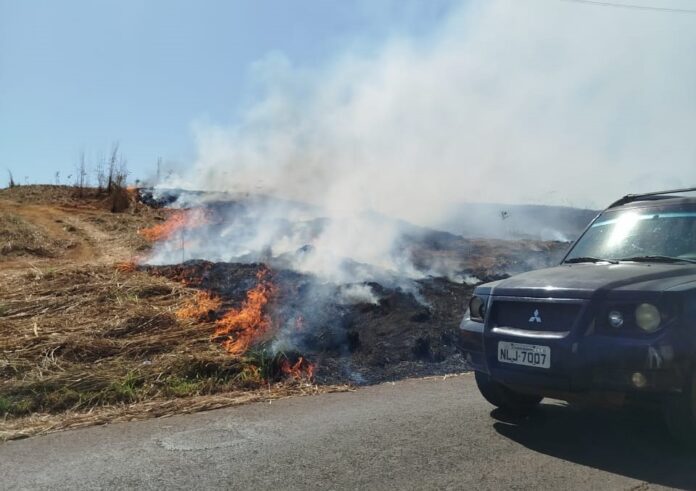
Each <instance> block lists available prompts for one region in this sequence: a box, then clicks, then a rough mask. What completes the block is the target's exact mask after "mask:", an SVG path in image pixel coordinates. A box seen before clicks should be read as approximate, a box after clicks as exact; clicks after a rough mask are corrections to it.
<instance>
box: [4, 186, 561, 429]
mask: <svg viewBox="0 0 696 491" xmlns="http://www.w3.org/2000/svg"><path fill="white" fill-rule="evenodd" d="M56 192H59V191H56ZM68 192H69V190H68V189H67V188H66V190H65V193H68ZM15 198H16V197H14V196H8V195H7V194H6V195H5V196H2V200H3V201H2V203H3V204H4V205H3V206H5V207H6V208H7V206H10V204H11V210H10V211H11V212H12V213H13V214H16V215H17V216H19V217H20V218H19V219H21V220H27V221H29V222H31V221H32V220H33V215H32V214H28V213H26V210H27V209H29V208H27V207H30V206H33V205H30V204H27V203H25V202H21V204H20V201H19V200H17V199H15ZM133 200H134V201H133V203H132V205H131V207H130V208H129V211H127V212H126V213H124V214H117V215H115V214H112V213H109V212H108V211H105V210H102V209H101V208H100V207H99V204H98V202H90V201H89V200H82V202H80V203H79V206H78V205H77V204H75V203H64V202H61V204H60V206H55V207H51V206H50V203H48V204H47V203H43V204H42V206H47V207H48V208H47V210H48V211H50V213H52V215H50V218H51V220H50V222H51V223H50V224H49V223H48V222H45V223H44V222H40V221H38V222H37V221H35V220H34V222H33V223H32V225H31V226H32V227H36V234H39V233H42V234H44V235H45V236H47V237H48V236H56V235H60V236H59V237H57V236H56V237H53V239H56V240H57V241H56V242H55V244H56V245H55V248H56V250H55V251H54V253H53V254H52V255H51V257H45V255H33V254H32V252H31V251H32V249H31V248H30V247H24V246H23V245H22V244H20V243H19V242H18V240H15V239H13V240H15V242H16V243H14V245H13V248H12V250H13V251H14V252H13V254H14V255H13V256H12V258H11V261H9V262H5V263H4V266H3V267H2V268H1V270H0V273H1V274H2V278H3V281H2V283H1V285H0V335H1V338H0V343H1V344H0V353H1V355H2V356H1V357H0V374H1V376H2V378H1V381H0V416H2V418H3V419H2V420H0V438H17V437H21V436H26V435H30V434H35V433H38V432H45V431H52V430H56V429H60V428H65V427H75V426H82V425H88V424H98V423H105V422H109V421H117V420H129V419H137V418H142V417H152V416H159V415H167V414H173V413H177V412H186V411H195V410H203V409H210V408H215V407H221V406H225V405H230V404H237V403H241V402H247V401H251V400H271V399H273V398H277V397H285V396H288V395H293V394H306V393H317V392H322V391H334V390H350V389H351V388H352V387H355V386H357V385H360V384H371V383H378V382H382V381H388V380H395V379H398V378H404V377H411V376H422V375H431V374H444V373H453V372H461V371H464V370H466V366H465V364H464V362H463V360H462V358H461V356H460V354H459V352H458V348H457V326H458V323H459V321H460V320H461V316H462V314H463V312H464V306H465V305H466V302H467V299H468V297H469V295H470V293H471V291H472V289H473V286H474V285H475V284H476V283H477V282H479V281H486V280H489V279H493V278H497V277H501V276H503V275H506V274H509V273H512V272H516V271H522V270H526V269H531V268H533V267H538V266H543V265H545V264H548V263H549V262H550V261H553V260H554V258H555V257H556V256H557V255H558V254H559V252H560V251H561V250H562V249H563V248H564V247H565V245H564V244H562V243H554V242H539V241H515V242H508V241H502V240H499V241H493V240H473V239H465V238H464V237H461V236H456V235H453V234H448V233H443V232H438V231H434V230H429V229H424V228H421V227H416V226H412V225H409V224H404V223H395V222H394V221H390V220H389V219H386V218H385V217H381V216H368V217H360V219H359V220H356V219H355V217H344V218H342V219H341V220H340V221H337V220H329V219H327V218H326V217H324V216H322V215H321V214H320V213H318V212H317V210H314V209H311V208H310V207H307V206H305V205H301V204H297V203H288V202H279V201H274V200H271V199H269V198H265V197H244V198H239V197H235V196H215V197H214V199H211V197H210V196H208V195H204V194H200V195H195V194H192V193H184V192H179V193H176V192H173V191H170V192H167V193H152V192H141V193H140V197H139V198H137V197H133ZM0 212H5V210H0ZM42 216H44V217H45V216H46V210H43V211H42ZM19 219H18V220H19ZM56 223H57V224H58V226H59V229H51V228H50V227H49V225H51V224H53V225H55V224H56ZM351 227H352V228H351ZM32 230H33V229H32ZM370 231H372V232H374V233H371V234H370V235H369V236H368V235H365V234H366V233H367V232H370ZM376 231H380V233H376ZM36 234H35V235H34V236H38V235H36ZM34 236H32V237H34ZM42 236H43V235H42ZM17 237H19V234H18V235H17ZM366 237H370V239H369V240H368V239H366ZM125 238H127V240H126V239H125ZM32 240H35V239H33V238H32ZM341 242H345V243H341ZM60 244H72V245H70V246H69V248H67V249H66V250H65V252H64V253H62V252H61V251H60V250H59V245H60ZM363 244H366V245H367V246H368V247H365V246H364V245H363ZM66 247H67V246H66ZM17 251H25V253H24V255H20V256H18V255H17V254H18V253H17ZM76 251H79V254H77V253H76ZM0 264H3V263H0Z"/></svg>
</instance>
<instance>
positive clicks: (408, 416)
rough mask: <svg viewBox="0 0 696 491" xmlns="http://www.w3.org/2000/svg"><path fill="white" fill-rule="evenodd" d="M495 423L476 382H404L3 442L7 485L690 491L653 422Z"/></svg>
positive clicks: (548, 407) (574, 415)
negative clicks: (671, 489) (677, 490)
mask: <svg viewBox="0 0 696 491" xmlns="http://www.w3.org/2000/svg"><path fill="white" fill-rule="evenodd" d="M496 416H498V418H496ZM500 418H501V417H500V416H499V415H498V414H496V412H495V411H492V407H491V406H489V405H488V404H487V403H486V402H484V401H483V400H482V399H481V397H480V396H479V395H478V393H477V391H476V387H475V383H474V381H473V377H472V376H470V375H464V376H460V377H454V378H449V379H447V380H443V379H441V378H438V379H422V380H405V381H401V382H397V383H394V384H384V385H379V386H374V387H367V388H364V389H361V390H359V391H357V392H354V393H340V394H326V395H321V396H315V397H300V398H294V399H287V400H283V401H275V402H273V403H272V404H268V403H264V404H251V405H247V406H241V407H237V408H231V409H222V410H217V411H211V412H207V413H200V414H195V415H185V416H177V417H173V418H167V419H159V420H151V421H143V422H137V423H124V424H114V425H109V426H103V427H96V428H88V429H83V430H75V431H67V432H63V433H57V434H52V435H48V436H44V437H36V438H31V439H28V440H21V441H15V442H9V443H5V444H0V479H2V481H1V482H0V488H3V489H4V488H9V489H14V488H32V489H35V488H62V489H76V488H139V489H147V488H151V489H152V488H158V489H172V488H181V489H194V488H195V489H201V488H228V489H229V488H232V489H286V488H293V489H297V488H304V489H503V488H514V489H523V490H535V489H544V488H545V489H652V488H653V487H655V488H659V487H661V486H668V487H669V486H673V487H678V488H696V457H690V456H688V455H685V454H683V453H680V452H679V451H677V450H676V449H675V448H674V447H673V446H672V444H671V443H670V442H669V440H668V439H667V438H666V437H664V436H663V431H664V427H663V425H662V423H661V422H660V421H659V420H657V419H655V418H653V417H651V416H650V415H638V414H635V413H632V414H630V415H623V414H621V413H610V414H606V413H605V412H588V411H579V410H576V409H573V408H568V407H563V406H561V405H560V404H544V406H543V407H542V409H541V411H540V412H539V414H537V415H536V416H534V417H532V418H530V419H528V420H525V421H523V422H519V421H517V422H514V421H508V422H506V421H504V420H503V419H500ZM646 483H650V484H646Z"/></svg>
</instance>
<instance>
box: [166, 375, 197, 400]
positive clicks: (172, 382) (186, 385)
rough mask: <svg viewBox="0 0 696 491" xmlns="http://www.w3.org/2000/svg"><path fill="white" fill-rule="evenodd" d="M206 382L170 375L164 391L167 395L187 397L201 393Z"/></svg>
mask: <svg viewBox="0 0 696 491" xmlns="http://www.w3.org/2000/svg"><path fill="white" fill-rule="evenodd" d="M203 385H204V382H203V381H201V380H190V379H186V378H182V377H177V376H173V377H169V378H168V379H167V380H166V381H165V385H164V393H165V395H167V396H173V397H186V396H192V395H196V394H199V393H200V391H201V388H202V387H203Z"/></svg>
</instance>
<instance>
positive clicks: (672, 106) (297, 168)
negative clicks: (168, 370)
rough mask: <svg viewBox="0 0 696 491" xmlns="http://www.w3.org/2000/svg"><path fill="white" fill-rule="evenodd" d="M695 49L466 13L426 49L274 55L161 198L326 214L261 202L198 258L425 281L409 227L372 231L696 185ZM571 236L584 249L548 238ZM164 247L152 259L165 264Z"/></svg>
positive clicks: (622, 25)
mask: <svg viewBox="0 0 696 491" xmlns="http://www.w3.org/2000/svg"><path fill="white" fill-rule="evenodd" d="M673 3H674V5H673V6H680V5H679V2H676V1H675V2H673ZM681 6H683V5H681ZM694 46H696V15H688V14H678V13H670V12H658V11H648V10H632V9H621V8H606V7H601V6H597V5H589V4H582V3H576V2H566V1H560V0H530V1H525V2H520V1H513V0H493V1H471V2H463V3H461V4H459V5H458V6H457V7H455V8H453V9H452V10H451V11H450V12H449V13H448V15H446V16H445V18H444V20H443V21H442V23H441V24H440V25H438V26H436V27H435V28H434V29H433V30H432V31H431V32H429V33H427V34H425V35H419V36H411V37H408V36H404V35H401V36H393V37H392V38H391V39H389V40H388V41H386V42H384V43H383V44H381V45H379V46H373V47H372V49H369V50H366V49H364V47H362V48H361V49H359V50H358V49H356V50H350V49H347V50H346V51H345V52H342V53H338V54H337V55H336V56H335V58H334V59H333V61H332V62H331V63H328V64H325V65H323V66H320V67H306V66H296V65H294V64H293V62H292V60H289V59H287V58H286V57H285V56H283V54H282V53H272V54H269V55H268V56H267V57H266V58H264V59H262V60H260V61H258V62H257V63H256V64H255V66H254V67H253V70H252V76H253V80H254V81H255V84H256V88H257V89H258V92H259V94H260V96H259V98H258V99H257V100H256V102H255V103H254V104H252V105H250V106H249V107H248V109H247V110H246V112H245V113H243V114H242V115H241V116H240V117H239V118H238V122H237V123H235V124H232V125H229V126H224V125H211V124H205V125H204V124H198V125H196V127H195V134H196V140H197V146H198V157H197V160H196V162H195V164H194V165H193V166H192V168H191V169H189V171H187V172H184V173H183V174H181V175H179V176H175V177H173V178H172V179H170V180H169V181H168V182H165V183H163V184H162V187H180V188H188V189H205V190H214V191H228V192H233V193H251V194H253V195H258V194H266V195H272V196H275V197H279V198H284V199H290V200H297V201H300V202H306V203H311V204H313V205H317V207H316V208H315V210H321V212H319V213H301V215H303V216H291V215H297V212H298V209H292V208H286V207H284V206H282V205H281V206H277V205H275V204H274V205H272V206H270V207H269V206H268V203H264V204H261V205H259V206H254V205H253V204H252V205H250V206H249V207H248V208H246V209H245V211H244V215H243V216H241V217H240V216H237V217H232V218H230V219H229V220H228V225H226V226H225V229H224V230H223V231H222V232H220V233H222V234H223V235H215V237H212V238H210V240H209V239H208V236H205V237H206V238H205V239H202V240H201V247H200V248H199V250H198V251H196V250H192V251H191V252H192V254H194V256H193V257H202V258H206V259H216V260H220V259H231V258H237V259H238V258H239V257H243V256H245V255H246V257H248V258H249V260H259V258H262V257H263V256H264V255H268V254H270V255H272V256H279V255H281V256H282V255H283V254H286V253H293V254H295V253H296V252H297V248H298V247H300V248H301V247H304V245H310V246H311V247H310V248H309V249H303V250H302V251H301V254H295V256H293V260H292V264H293V267H294V269H297V270H300V271H304V272H314V273H317V274H319V275H320V276H322V277H324V278H328V279H332V280H336V281H339V282H341V281H360V280H366V279H367V280H369V279H374V276H373V275H372V273H369V274H367V273H365V271H364V270H361V269H360V267H359V266H356V264H354V263H359V264H368V265H371V266H375V267H377V268H379V269H380V270H386V271H388V272H392V273H394V274H396V275H397V276H399V277H404V276H405V277H417V276H418V275H420V274H422V272H414V269H413V268H412V265H411V264H410V262H409V261H408V259H405V258H404V256H403V254H402V252H403V251H402V250H401V249H400V248H399V247H398V245H399V240H400V238H401V237H402V234H403V230H401V229H400V227H399V226H398V222H396V221H392V222H388V221H384V220H382V219H381V218H379V217H393V218H398V219H403V220H407V221H409V222H412V223H415V224H417V225H421V226H431V227H433V226H440V225H442V224H444V223H453V222H452V217H453V216H455V217H456V212H457V210H458V209H459V208H458V206H459V205H461V203H463V202H487V203H496V202H498V203H541V204H557V205H571V206H576V207H578V206H581V207H590V208H601V207H603V206H604V205H606V204H608V203H609V202H610V201H612V200H614V199H616V198H617V197H618V196H620V195H623V194H626V193H629V192H638V191H647V190H654V189H659V188H664V187H672V186H682V185H693V184H696V165H694V160H695V158H696V144H695V141H694V139H693V135H694V134H696V57H694V56H693V47H694ZM372 212H376V213H375V214H373V213H372ZM327 217H328V218H329V220H325V221H322V220H324V219H325V218H327ZM519 223H527V222H526V221H524V220H523V221H520V222H519ZM288 224H291V225H290V226H288ZM319 225H321V226H319ZM455 227H456V225H455ZM518 228H523V230H522V231H523V232H524V233H525V234H528V235H529V236H534V235H535V233H536V232H538V231H536V230H534V225H533V224H532V225H531V226H528V227H527V226H524V227H521V226H519V227H518ZM218 232H219V230H218V231H216V234H217V233H218ZM462 232H463V233H464V234H466V230H464V231H462ZM457 233H459V232H457ZM493 235H495V233H494V234H493ZM561 236H563V237H566V238H568V239H572V238H573V237H570V236H569V235H566V234H564V233H560V232H559V233H556V232H555V231H553V230H551V231H550V232H549V233H547V238H556V237H561ZM564 240H565V239H564ZM170 249H171V250H172V251H175V250H176V249H177V247H176V245H173V246H172V247H171V248H170ZM166 250H167V249H166V248H160V249H159V251H158V256H157V258H156V261H157V262H160V263H161V262H167V261H171V259H172V257H170V255H169V254H166ZM174 257H175V256H174ZM346 258H350V260H351V261H352V262H351V263H350V268H349V269H350V274H348V275H346V267H345V266H346V263H345V262H343V259H346ZM448 274H449V273H448ZM346 279H347V280H346Z"/></svg>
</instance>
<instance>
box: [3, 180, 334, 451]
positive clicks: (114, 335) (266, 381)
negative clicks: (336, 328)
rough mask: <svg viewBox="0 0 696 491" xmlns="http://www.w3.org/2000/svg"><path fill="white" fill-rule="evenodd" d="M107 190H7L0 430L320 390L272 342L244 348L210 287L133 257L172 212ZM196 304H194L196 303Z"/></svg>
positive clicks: (15, 432) (32, 430)
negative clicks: (116, 205)
mask: <svg viewBox="0 0 696 491" xmlns="http://www.w3.org/2000/svg"><path fill="white" fill-rule="evenodd" d="M129 200H130V201H129V206H128V208H127V211H124V212H121V213H113V212H112V209H111V207H110V204H111V201H109V196H108V195H104V194H101V195H100V194H99V193H98V192H97V190H96V189H88V190H83V192H82V197H80V196H79V195H78V194H77V193H76V190H75V188H74V187H60V186H15V187H13V188H9V189H5V190H0V233H2V235H1V237H2V242H3V243H2V244H1V245H0V248H1V249H0V440H2V439H8V438H19V437H22V436H27V435H31V434H36V433H40V432H45V431H51V430H55V429H61V428H65V427H74V426H82V425H87V424H98V423H104V422H110V421H117V420H119V419H138V418H144V417H152V416H161V415H167V414H174V413H178V412H186V411H194V410H202V409H208V408H213V407H221V406H225V405H231V404H236V403H240V402H246V401H249V400H258V399H272V398H277V397H283V396H287V395H289V394H293V393H306V392H308V391H309V392H313V391H318V390H337V389H340V388H338V387H333V388H332V387H324V388H322V389H319V388H317V387H315V386H313V385H311V384H307V383H299V382H298V381H295V380H288V379H287V377H282V376H281V374H280V372H279V367H280V363H281V362H282V360H279V359H277V358H270V357H268V356H267V355H266V354H265V351H264V350H263V347H259V348H257V349H256V350H253V351H250V352H248V353H247V354H246V355H245V356H243V357H232V356H230V355H229V354H228V353H227V352H226V351H225V350H223V349H221V347H220V345H219V344H216V343H212V342H211V335H212V333H213V330H214V323H213V321H212V319H210V318H209V317H208V316H206V315H198V316H197V315H190V312H189V310H190V309H191V307H192V306H195V305H200V304H201V301H200V300H201V299H200V295H201V292H200V291H198V290H196V289H193V288H189V287H187V286H185V285H184V284H182V283H180V282H177V281H173V280H170V279H167V278H164V277H161V276H153V275H151V274H148V273H147V272H142V271H137V270H136V268H134V267H133V258H135V257H136V256H137V255H138V254H141V253H143V252H145V251H146V250H147V249H148V248H149V244H148V242H147V241H145V240H144V239H143V238H142V237H141V236H140V234H138V230H140V229H141V228H143V227H147V226H152V225H154V224H156V223H159V222H160V221H161V220H164V219H165V218H166V212H165V211H162V210H155V209H151V208H149V207H146V206H144V205H142V204H139V203H136V202H135V200H133V199H132V198H129ZM187 309H189V310H187Z"/></svg>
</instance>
